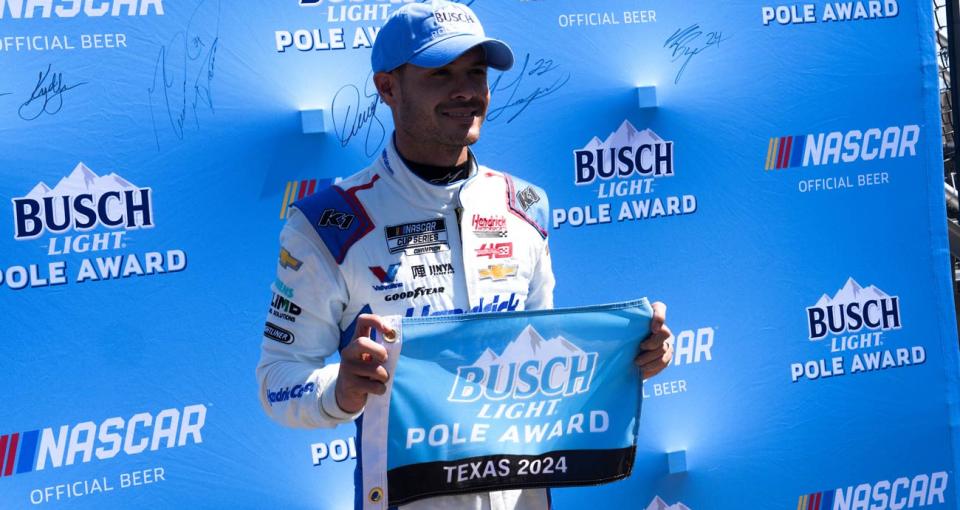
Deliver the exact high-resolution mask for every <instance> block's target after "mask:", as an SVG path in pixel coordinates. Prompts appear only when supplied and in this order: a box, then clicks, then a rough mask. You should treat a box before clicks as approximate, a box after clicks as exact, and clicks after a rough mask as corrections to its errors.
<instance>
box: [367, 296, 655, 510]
mask: <svg viewBox="0 0 960 510" xmlns="http://www.w3.org/2000/svg"><path fill="white" fill-rule="evenodd" d="M651 316H652V310H651V308H650V305H649V303H648V302H647V300H646V299H640V300H637V301H630V302H625V303H616V304H610V305H602V306H593V307H584V308H570V309H563V310H544V311H527V312H518V313H505V314H475V315H465V316H451V317H433V318H416V319H402V321H401V319H399V318H393V319H392V320H393V324H394V327H395V328H396V330H397V331H398V332H399V334H398V335H397V337H396V338H395V339H384V340H383V345H384V346H385V347H386V348H387V353H388V361H387V363H388V371H389V372H390V373H391V378H390V381H389V383H388V385H387V393H386V394H384V395H383V396H378V397H372V398H371V399H370V400H369V401H368V403H367V407H366V410H365V411H364V426H363V432H362V437H361V441H362V443H361V446H362V447H361V451H362V453H361V455H362V456H363V465H364V474H363V476H364V491H363V493H364V494H365V495H366V499H365V508H386V507H387V505H388V504H389V505H398V504H406V503H409V502H412V501H416V500H418V499H421V498H425V497H428V496H437V495H443V494H460V493H466V492H476V491H485V490H490V489H493V488H496V489H510V488H521V487H550V486H575V485H590V484H601V483H605V482H611V481H614V480H619V479H622V478H625V477H627V476H629V475H630V471H631V469H632V468H633V459H634V454H635V452H636V440H637V429H638V426H639V421H640V403H641V401H642V397H641V384H642V380H641V374H640V370H639V369H638V368H637V367H636V366H635V365H634V364H633V359H634V357H635V356H636V354H637V352H638V350H639V346H640V342H641V341H642V340H643V338H644V337H646V336H647V334H648V333H649V326H650V318H651Z"/></svg>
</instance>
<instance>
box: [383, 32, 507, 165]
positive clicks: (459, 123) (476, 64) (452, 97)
mask: <svg viewBox="0 0 960 510" xmlns="http://www.w3.org/2000/svg"><path fill="white" fill-rule="evenodd" d="M394 74H395V76H396V78H397V81H396V83H397V86H398V87H397V88H398V90H397V94H396V96H395V102H396V104H391V107H392V108H393V110H394V114H395V121H396V128H397V130H398V131H403V132H404V133H405V134H406V135H407V136H408V137H409V138H410V139H411V140H412V141H415V142H418V143H421V144H423V145H433V144H440V145H447V146H453V147H464V146H467V145H471V144H474V143H476V141H477V140H479V139H480V126H481V125H482V124H483V119H484V117H485V116H486V114H487V106H488V105H489V103H490V89H489V88H488V87H487V64H486V59H485V57H484V53H483V49H482V48H480V47H476V48H473V49H472V50H470V51H468V52H466V53H464V54H463V55H461V56H460V57H459V58H458V59H456V60H454V61H453V62H451V63H449V64H447V65H445V66H443V67H437V68H428V67H419V66H415V65H413V64H407V65H405V66H403V68H401V69H399V70H397V71H394Z"/></svg>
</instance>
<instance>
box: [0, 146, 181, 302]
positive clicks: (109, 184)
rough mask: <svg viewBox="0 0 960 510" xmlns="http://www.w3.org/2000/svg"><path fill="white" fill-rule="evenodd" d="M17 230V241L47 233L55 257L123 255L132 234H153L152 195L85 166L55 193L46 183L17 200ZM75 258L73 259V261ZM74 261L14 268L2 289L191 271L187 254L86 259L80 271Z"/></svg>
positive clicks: (0, 278) (0, 279)
mask: <svg viewBox="0 0 960 510" xmlns="http://www.w3.org/2000/svg"><path fill="white" fill-rule="evenodd" d="M13 213H14V218H13V229H14V236H13V237H14V239H15V240H17V241H31V240H35V239H41V238H42V237H43V236H44V235H45V234H50V235H51V237H50V238H49V240H47V241H46V252H47V255H48V256H50V257H53V256H66V255H71V256H73V255H77V254H85V253H90V252H105V251H109V250H121V249H124V248H126V247H127V243H126V242H125V241H126V240H127V237H126V236H127V234H129V232H130V231H136V230H143V229H152V228H153V227H154V226H155V220H154V213H153V190H152V189H151V188H147V187H140V186H136V185H135V184H133V183H131V182H130V181H128V180H127V179H124V178H123V177H121V176H119V175H117V174H116V173H110V174H107V175H103V176H101V175H97V173H96V172H94V171H93V170H91V169H90V168H88V167H87V166H86V165H84V164H83V163H78V164H77V166H76V167H75V168H74V169H73V171H72V172H70V174H69V175H67V176H66V177H64V178H62V179H60V181H59V182H57V184H56V185H55V186H54V187H53V188H51V187H50V186H48V185H47V184H46V183H44V182H40V183H39V184H37V185H36V186H34V187H33V188H32V189H31V190H30V192H29V193H27V194H26V196H23V197H18V198H14V199H13ZM71 259H72V257H71ZM72 262H73V261H72V260H51V261H48V262H47V263H46V264H45V265H41V264H25V265H17V264H13V265H10V266H8V267H7V268H6V269H5V270H4V271H3V272H2V273H0V285H5V286H7V287H9V288H11V289H14V290H19V289H23V288H26V287H46V286H50V285H62V284H66V283H70V282H71V281H73V282H76V283H83V282H87V281H103V280H110V279H117V278H127V277H130V276H145V275H157V274H167V273H175V272H179V271H182V270H184V269H185V268H186V267H187V255H186V253H185V252H184V251H183V250H178V249H171V250H166V251H164V252H160V251H151V252H146V253H141V254H134V253H125V254H122V255H113V256H100V257H92V258H83V259H81V260H80V262H79V269H76V270H75V271H72V272H70V271H68V270H69V269H71V266H72V267H77V266H75V265H73V264H70V263H72Z"/></svg>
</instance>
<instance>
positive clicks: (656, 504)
mask: <svg viewBox="0 0 960 510" xmlns="http://www.w3.org/2000/svg"><path fill="white" fill-rule="evenodd" d="M646 510H690V507H688V506H687V505H684V504H683V503H675V504H672V505H669V504H667V502H666V501H664V500H662V499H660V496H655V497H654V498H653V501H651V502H650V504H649V505H647V508H646Z"/></svg>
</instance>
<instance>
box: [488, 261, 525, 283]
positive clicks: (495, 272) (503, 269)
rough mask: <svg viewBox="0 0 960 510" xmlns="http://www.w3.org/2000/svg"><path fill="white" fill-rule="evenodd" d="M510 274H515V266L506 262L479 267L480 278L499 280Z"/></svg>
mask: <svg viewBox="0 0 960 510" xmlns="http://www.w3.org/2000/svg"><path fill="white" fill-rule="evenodd" d="M512 276H517V266H516V265H512V266H508V265H506V264H494V265H491V266H487V267H486V268H483V269H480V279H481V280H493V281H500V280H506V279H507V278H510V277H512Z"/></svg>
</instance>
